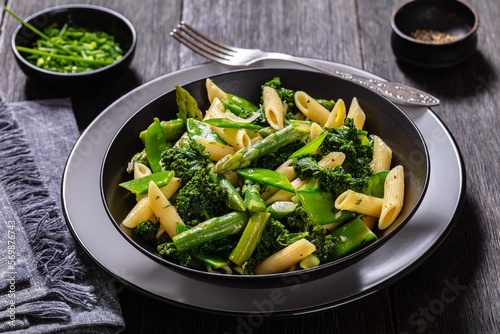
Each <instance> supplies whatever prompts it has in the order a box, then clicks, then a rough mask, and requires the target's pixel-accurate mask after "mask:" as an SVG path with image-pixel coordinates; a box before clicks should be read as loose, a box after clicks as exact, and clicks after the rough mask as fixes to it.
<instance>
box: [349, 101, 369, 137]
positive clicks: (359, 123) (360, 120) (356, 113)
mask: <svg viewBox="0 0 500 334" xmlns="http://www.w3.org/2000/svg"><path fill="white" fill-rule="evenodd" d="M347 118H352V119H353V120H354V126H355V127H356V129H358V130H362V129H363V126H364V125H365V121H366V115H365V113H364V112H363V110H362V109H361V107H360V105H359V103H358V99H357V98H355V97H354V98H353V99H352V101H351V105H350V107H349V112H348V113H347Z"/></svg>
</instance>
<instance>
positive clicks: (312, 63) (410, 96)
mask: <svg viewBox="0 0 500 334" xmlns="http://www.w3.org/2000/svg"><path fill="white" fill-rule="evenodd" d="M265 59H277V60H285V61H289V62H293V63H298V64H302V65H305V66H308V67H310V68H313V69H315V70H318V71H320V72H324V73H327V74H330V75H333V76H336V77H339V78H342V79H344V80H348V81H352V82H355V83H357V84H360V85H362V86H364V87H366V88H369V89H371V90H373V91H375V92H377V93H379V94H380V95H382V96H384V97H386V98H387V99H388V100H390V101H393V102H396V103H399V104H402V105H408V106H424V107H430V106H437V105H438V104H439V103H440V102H439V100H438V99H437V98H436V97H434V96H432V95H430V94H428V93H426V92H423V91H421V90H419V89H416V88H413V87H410V86H407V85H403V84H400V83H396V82H386V81H381V80H377V79H371V78H367V77H363V76H360V75H355V74H351V73H347V72H343V71H338V70H332V69H331V68H329V67H327V66H325V65H323V64H322V63H320V62H319V61H316V60H314V59H310V58H301V57H295V56H291V55H287V54H283V53H277V52H270V53H267V54H266V56H265Z"/></svg>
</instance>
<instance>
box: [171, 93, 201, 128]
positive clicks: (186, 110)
mask: <svg viewBox="0 0 500 334" xmlns="http://www.w3.org/2000/svg"><path fill="white" fill-rule="evenodd" d="M175 98H176V101H177V106H178V107H179V114H180V115H181V118H182V120H183V121H184V123H186V122H187V119H188V118H194V119H197V120H198V121H201V120H203V114H202V112H201V110H200V108H198V103H197V102H196V100H195V99H194V98H193V97H192V96H191V94H189V92H188V91H187V90H185V89H184V88H182V87H180V86H179V85H175Z"/></svg>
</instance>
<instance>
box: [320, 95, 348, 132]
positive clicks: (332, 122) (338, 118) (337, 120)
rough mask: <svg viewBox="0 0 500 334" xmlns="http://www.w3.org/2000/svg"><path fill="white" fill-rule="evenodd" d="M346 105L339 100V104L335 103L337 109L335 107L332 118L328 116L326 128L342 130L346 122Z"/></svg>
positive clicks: (331, 114)
mask: <svg viewBox="0 0 500 334" xmlns="http://www.w3.org/2000/svg"><path fill="white" fill-rule="evenodd" d="M345 113H346V108H345V103H344V100H342V99H338V101H337V103H335V107H333V109H332V112H331V113H330V116H328V120H327V121H326V123H325V126H327V127H330V128H340V127H342V126H343V125H344V122H345Z"/></svg>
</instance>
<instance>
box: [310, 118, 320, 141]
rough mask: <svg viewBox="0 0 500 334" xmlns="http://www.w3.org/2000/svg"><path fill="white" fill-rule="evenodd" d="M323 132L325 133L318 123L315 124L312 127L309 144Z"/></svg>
mask: <svg viewBox="0 0 500 334" xmlns="http://www.w3.org/2000/svg"><path fill="white" fill-rule="evenodd" d="M321 132H323V128H322V127H321V126H319V124H318V123H313V124H312V125H311V133H310V134H309V142H312V141H313V140H314V139H316V138H318V137H319V135H320V134H321Z"/></svg>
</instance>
